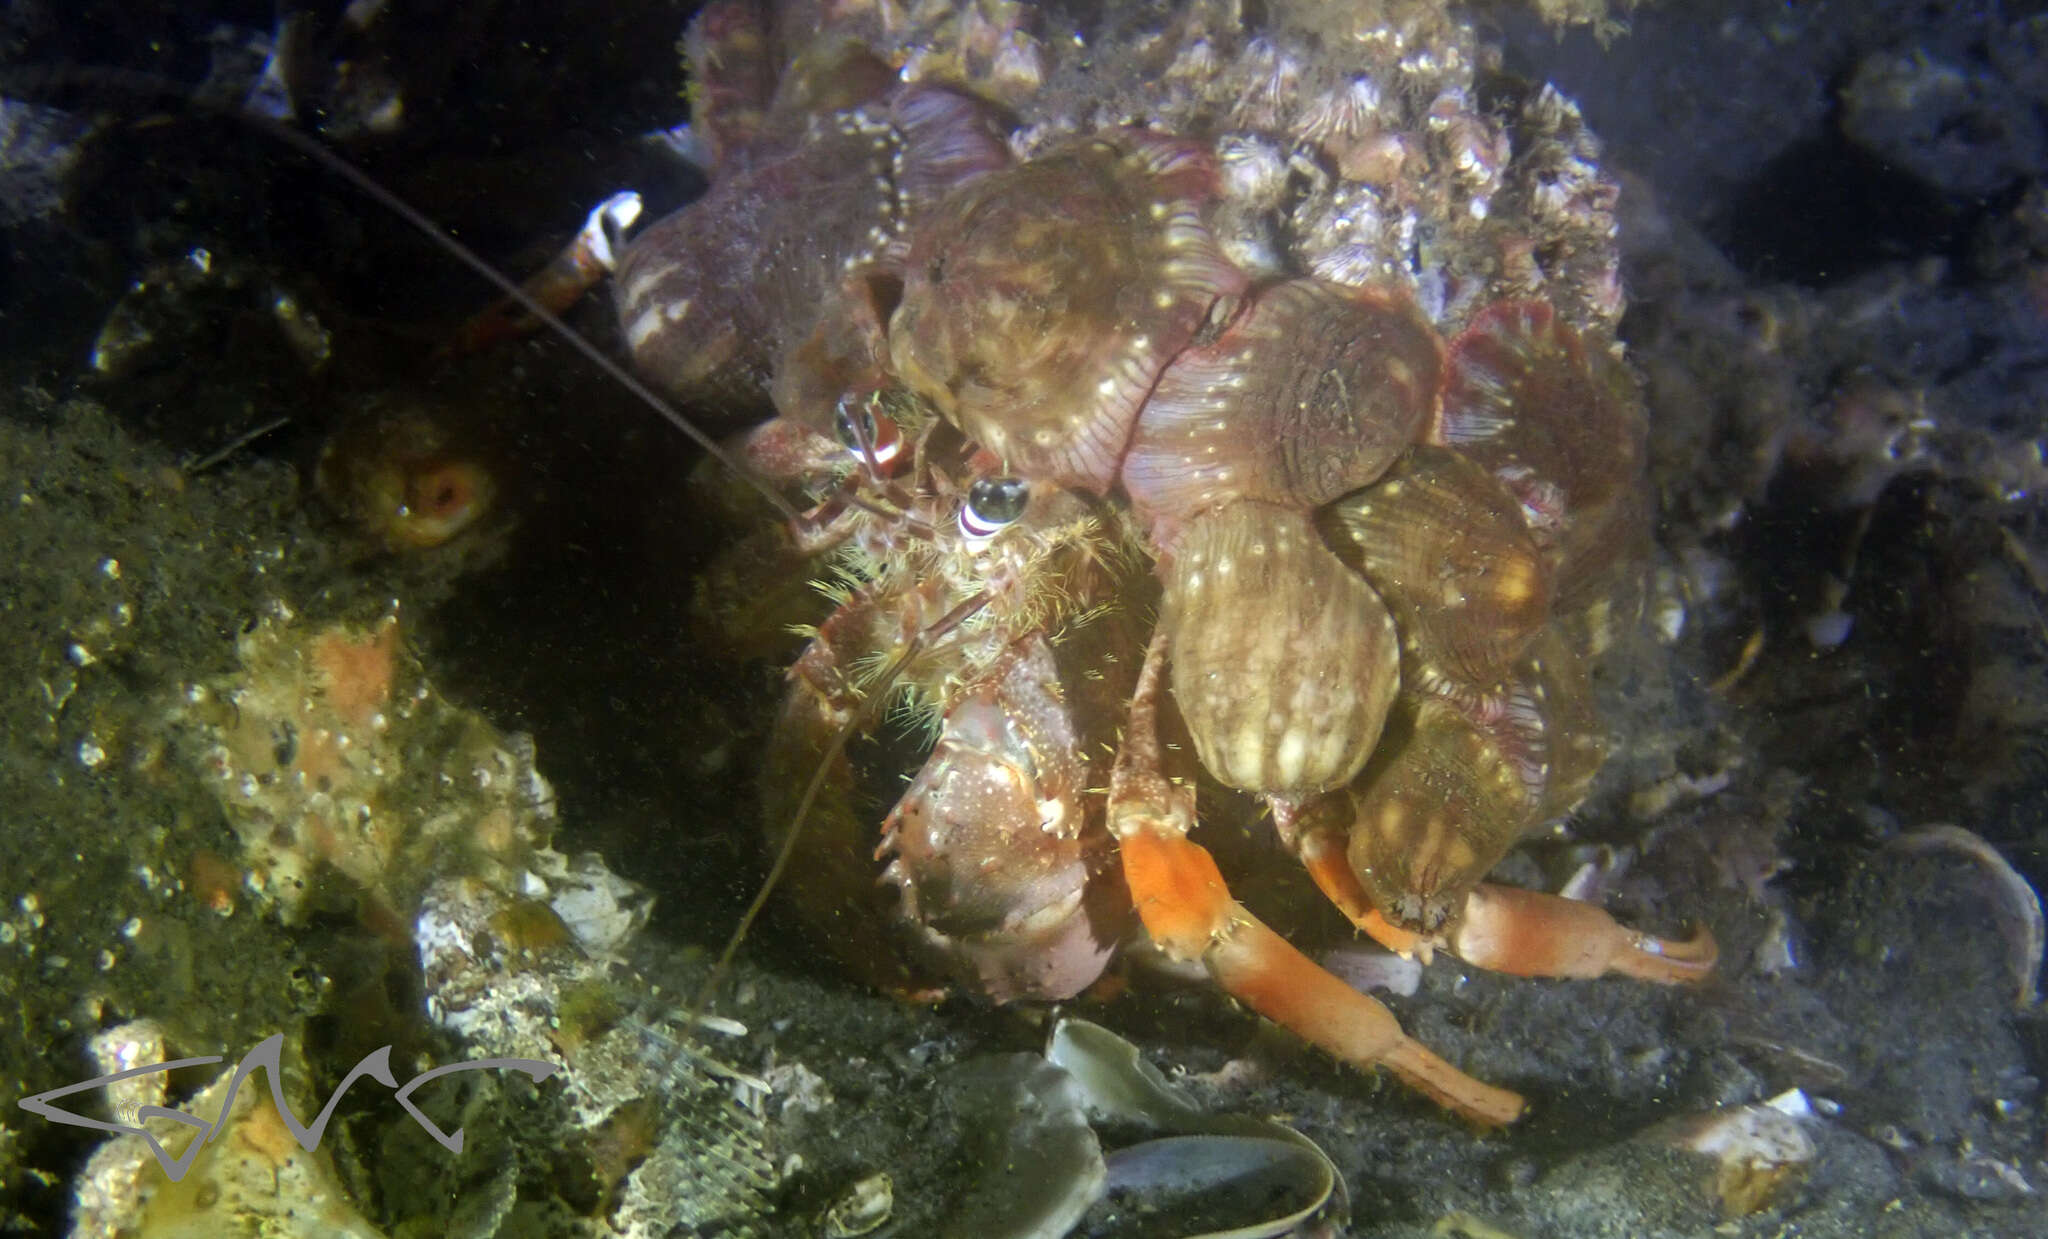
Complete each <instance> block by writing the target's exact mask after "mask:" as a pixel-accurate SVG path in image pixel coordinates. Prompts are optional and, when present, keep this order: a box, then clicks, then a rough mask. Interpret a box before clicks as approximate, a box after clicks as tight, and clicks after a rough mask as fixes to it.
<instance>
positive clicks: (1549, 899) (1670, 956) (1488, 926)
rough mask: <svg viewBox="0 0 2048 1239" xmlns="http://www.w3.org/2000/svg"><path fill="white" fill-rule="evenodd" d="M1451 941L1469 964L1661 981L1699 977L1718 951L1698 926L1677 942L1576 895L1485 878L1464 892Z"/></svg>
mask: <svg viewBox="0 0 2048 1239" xmlns="http://www.w3.org/2000/svg"><path fill="white" fill-rule="evenodd" d="M1449 945H1450V948H1451V950H1453V951H1455V952H1457V954H1458V958H1460V959H1462V960H1464V961H1466V962H1467V963H1470V964H1474V965H1476V966H1478V967H1481V968H1486V969H1489V970H1491V971H1493V972H1505V973H1508V974H1510V975H1513V976H1520V977H1597V976H1604V975H1606V974H1608V973H1610V972H1613V973H1620V974H1621V975H1623V976H1629V977H1635V978H1636V979H1637V980H1641V981H1660V982H1663V983H1665V984H1667V985H1669V984H1677V983H1680V982H1698V981H1703V980H1705V979H1706V977H1707V975H1708V974H1709V973H1711V972H1712V971H1713V970H1714V961H1715V960H1716V959H1718V958H1719V957H1720V948H1719V947H1718V946H1716V945H1715V943H1714V935H1713V933H1712V932H1711V931H1709V930H1708V929H1707V927H1706V926H1704V925H1701V926H1700V927H1698V928H1697V929H1695V930H1694V931H1693V935H1692V937H1691V938H1690V939H1688V940H1686V941H1684V942H1675V941H1671V940H1669V939H1665V938H1659V937H1656V936H1654V935H1651V934H1646V933H1642V932H1641V931H1639V930H1634V929H1630V928H1628V927H1627V926H1625V925H1622V924H1621V923H1620V922H1618V921H1616V920H1615V919H1614V918H1613V917H1611V916H1609V915H1607V913H1605V912H1603V911H1602V910H1600V909H1599V908H1597V907H1594V906H1593V905H1592V904H1589V903H1581V902H1580V901H1578V900H1576V899H1566V898H1563V897H1562V896H1558V895H1546V894H1544V893H1543V892H1541V891H1531V890H1522V889H1520V888H1518V887H1513V886H1491V885H1486V884H1482V885H1480V886H1478V887H1477V888H1475V889H1474V890H1473V891H1472V893H1471V894H1470V895H1468V896H1466V898H1465V911H1464V914H1463V915H1462V916H1460V917H1459V918H1458V922H1457V925H1456V927H1455V928H1454V929H1452V931H1451V933H1450V935H1449Z"/></svg>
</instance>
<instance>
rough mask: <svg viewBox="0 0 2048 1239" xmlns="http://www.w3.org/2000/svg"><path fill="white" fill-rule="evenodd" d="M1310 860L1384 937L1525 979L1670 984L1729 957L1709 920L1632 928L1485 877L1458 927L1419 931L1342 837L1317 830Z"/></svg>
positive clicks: (1305, 852)
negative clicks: (1380, 892)
mask: <svg viewBox="0 0 2048 1239" xmlns="http://www.w3.org/2000/svg"><path fill="white" fill-rule="evenodd" d="M1301 858H1302V863H1303V865H1304V867H1306V868H1307V870H1308V872H1309V876H1310V877H1311V878H1313V879H1315V883H1316V885H1317V886H1319V887H1321V888H1322V891H1323V894H1324V895H1326V896H1327V897H1328V898H1329V900H1330V902H1331V903H1333V904H1336V905H1337V910H1338V911H1340V912H1342V913H1344V915H1345V916H1347V917H1350V918H1351V922H1352V924H1354V925H1356V926H1358V927H1359V928H1360V929H1362V930H1364V931H1365V932H1366V933H1367V934H1368V935H1370V936H1371V937H1372V939H1373V940H1374V941H1375V942H1378V943H1379V944H1380V945H1382V946H1384V947H1386V948H1387V949H1388V950H1391V951H1397V952H1399V953H1401V954H1403V955H1420V956H1421V957H1422V958H1423V959H1424V960H1425V961H1427V959H1428V957H1429V953H1430V951H1431V949H1432V948H1434V947H1439V946H1440V947H1443V948H1445V949H1447V950H1449V951H1450V952H1451V953H1453V954H1455V955H1456V956H1457V957H1458V958H1459V959H1462V960H1464V961H1465V962H1466V963H1468V964H1471V965H1473V966H1474V967H1477V968H1484V969H1486V970H1487V971H1489V972H1501V973H1506V974H1508V975H1510V976H1518V977H1578V978H1585V977H1598V976H1605V975H1607V974H1608V973H1619V974H1621V975H1623V976H1629V977H1634V978H1636V979H1637V980H1640V981H1658V982H1661V983H1663V984H1666V985H1675V984H1684V983H1692V982H1698V981H1703V980H1705V979H1706V978H1707V976H1708V975H1709V974H1710V973H1712V972H1713V970H1714V963H1715V961H1716V960H1717V959H1718V958H1719V957H1720V948H1719V947H1718V946H1717V945H1716V944H1715V942H1714V935H1713V934H1712V932H1710V931H1709V930H1708V929H1707V927H1706V926H1704V925H1702V926H1700V927H1699V928H1698V929H1697V930H1695V931H1694V933H1693V936H1692V937H1691V938H1690V939H1687V940H1686V941H1684V942H1678V941H1673V940H1671V939H1668V938H1659V937H1656V936H1655V935H1652V934H1646V933H1642V932H1640V931H1638V930H1634V929H1630V928H1628V927H1627V926H1625V925H1623V924H1621V923H1620V922H1619V921H1616V920H1615V919H1614V918H1613V917H1612V916H1609V915H1608V914H1607V913H1606V912H1604V911H1602V910H1601V909H1600V908H1598V907H1595V906H1594V905H1592V904H1589V903H1582V902H1580V901H1579V900H1576V899H1566V898H1564V897H1562V896H1560V895H1546V894H1544V893H1543V892H1541V891H1531V890H1523V889H1521V888H1519V887H1513V886H1495V885H1492V884H1490V883H1481V884H1480V885H1479V886H1478V887H1476V888H1474V889H1473V891H1472V893H1471V894H1470V895H1467V896H1466V897H1465V906H1464V908H1463V910H1462V911H1461V912H1460V913H1459V914H1458V916H1457V917H1455V918H1454V919H1453V920H1452V922H1451V925H1450V928H1449V929H1448V930H1447V931H1446V932H1443V933H1440V934H1435V935H1426V934H1419V933H1416V932H1415V931H1413V930H1410V929H1404V928H1402V927H1401V926H1399V925H1396V924H1394V923H1392V922H1391V921H1389V920H1387V919H1386V917H1384V916H1382V915H1381V914H1380V911H1379V909H1377V908H1375V907H1373V905H1372V902H1371V900H1370V899H1369V898H1367V896H1366V893H1365V888H1364V887H1363V886H1362V885H1360V883H1359V881H1358V877H1357V875H1355V874H1353V873H1352V872H1351V867H1350V865H1349V863H1348V862H1347V861H1346V860H1345V855H1344V844H1343V840H1342V839H1341V837H1338V836H1336V835H1335V833H1334V832H1331V831H1327V830H1325V831H1312V832H1309V833H1308V834H1306V835H1304V836H1303V838H1302V841H1301Z"/></svg>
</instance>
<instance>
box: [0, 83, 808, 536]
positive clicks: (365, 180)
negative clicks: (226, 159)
mask: <svg viewBox="0 0 2048 1239" xmlns="http://www.w3.org/2000/svg"><path fill="white" fill-rule="evenodd" d="M72 84H77V85H83V86H101V85H104V86H108V87H111V88H112V89H114V90H117V91H123V92H127V93H130V94H136V95H154V96H167V97H170V98H174V99H177V100H178V101H179V102H180V103H182V104H183V105H184V106H185V107H187V108H191V109H193V110H195V111H199V112H204V113H208V114H215V115H224V116H229V117H232V118H233V119H235V120H238V121H240V122H241V123H243V124H245V125H248V126H250V127H251V128H253V129H256V130H258V131H260V132H262V133H266V134H268V135H269V136H271V137H272V138H275V139H276V140H277V141H279V142H281V143H283V144H284V145H286V146H289V147H291V148H292V149H293V150H295V151H297V152H299V153H300V154H302V155H304V156H306V157H307V158H309V159H311V160H312V161H313V162H315V163H317V164H319V165H320V166H321V167H322V168H324V169H326V170H327V171H328V172H331V173H333V174H334V175H335V176H337V177H340V178H341V179H342V180H344V181H347V182H348V183H349V184H350V185H352V186H354V187H355V188H356V189H357V190H358V191H359V192H361V193H362V194H364V195H365V196H367V197H368V198H369V199H370V200H371V201H373V202H375V203H376V204H377V205H379V206H381V207H383V208H384V209H385V210H387V211H390V212H391V213H392V214H393V215H396V216H397V217H398V218H400V219H402V220H404V221H405V222H406V223H408V224H410V225H412V227H413V228H414V229H415V230H417V231H418V232H419V233H420V234H421V235H422V236H425V237H426V238H427V239H428V240H429V241H432V242H433V243H434V244H435V245H438V246H440V247H441V249H442V250H444V251H445V252H447V253H448V254H451V255H453V256H454V257H455V258H456V260H457V261H459V262H461V263H462V264H463V265H464V266H466V267H468V268H469V269H470V270H472V271H474V272H476V273H477V274H478V275H480V276H482V277H483V278H484V279H485V280H486V281H488V282H489V283H490V285H491V286H492V287H493V288H496V289H497V290H498V291H499V292H501V293H503V294H504V295H505V296H506V297H508V298H510V299H511V300H512V301H514V302H515V303H517V304H518V306H519V308H520V309H522V310H525V311H526V312H527V313H528V314H531V315H533V317H534V318H535V319H536V320H538V321H539V322H541V323H542V324H543V325H545V326H546V327H547V329H548V330H549V331H552V332H553V333H555V335H557V336H559V337H561V338H562V339H563V340H564V341H566V342H568V344H569V346H570V347H571V348H573V349H575V350H576V351H577V352H579V353H581V354H583V356H584V357H585V359H587V360H588V361H589V362H590V363H591V364H592V365H594V366H596V367H597V368H598V369H599V370H602V371H604V373H605V375H606V376H607V377H609V378H611V379H612V380H613V381H614V382H616V383H618V384H619V386H621V387H623V388H625V389H626V390H627V391H629V392H631V393H633V395H634V396H636V397H638V398H639V400H640V402H641V403H642V404H645V405H646V406H647V407H648V408H650V409H652V410H654V411H655V412H656V413H657V414H659V415H660V416H661V417H662V419H663V420H664V421H666V422H668V423H669V425H671V426H674V427H675V428H676V429H677V430H680V431H682V432H683V433H684V434H685V435H687V436H689V438H690V440H691V441H692V442H694V443H695V444H697V446H699V447H701V448H703V449H704V451H705V453H706V454H708V455H709V456H711V457H712V458H713V459H715V460H717V461H718V462H719V463H720V464H723V465H725V466H726V467H727V468H728V469H731V470H732V471H733V472H735V473H737V474H739V475H740V476H741V477H743V478H745V479H746V480H747V483H748V485H750V486H752V487H753V488H754V489H755V490H757V491H759V492H760V493H761V495H762V496H763V497H764V498H766V499H767V500H768V502H769V503H770V504H771V505H772V506H773V507H774V508H775V510H776V511H778V512H780V513H781V514H782V515H783V516H784V517H786V518H787V519H789V520H792V521H793V520H796V519H797V515H798V514H797V510H796V508H795V507H794V506H792V505H791V504H790V502H789V501H788V500H787V499H784V498H783V497H782V495H781V494H780V493H778V492H777V491H776V490H775V488H774V487H772V486H770V485H768V483H767V482H765V481H763V480H762V479H761V477H760V476H759V475H758V474H756V473H754V472H753V471H752V470H750V469H747V468H746V467H744V466H743V465H741V464H740V463H739V461H737V460H735V459H734V458H733V456H732V454H731V453H730V452H728V451H726V450H725V449H724V448H723V447H721V446H720V445H719V444H718V442H717V440H715V439H713V438H712V437H711V436H710V435H707V434H705V433H704V432H703V431H702V430H699V429H698V428H697V427H696V425H695V424H694V423H692V422H691V421H690V419H688V418H686V417H684V416H683V415H682V414H681V413H678V412H676V410H675V408H674V407H673V406H671V405H670V404H669V403H668V401H666V400H664V399H662V398H661V397H660V396H659V395H657V394H656V393H655V392H654V390H653V389H652V388H650V387H648V386H647V385H646V384H645V383H642V382H641V381H640V380H639V379H637V378H635V377H634V376H633V373H632V372H631V371H630V370H627V369H626V368H625V367H624V366H622V365H620V364H619V363H618V362H616V361H614V360H612V358H611V357H610V356H608V355H607V354H606V353H605V351H604V350H603V349H601V348H599V347H597V346H596V345H595V344H592V343H591V342H590V341H589V340H587V339H585V338H584V337H583V336H582V335H580V334H578V333H577V332H576V330H575V329H574V328H572V327H570V326H569V324H567V323H565V322H563V321H562V320H561V318H560V317H559V316H558V315H556V314H555V312H554V311H552V310H550V309H548V308H547V307H546V306H544V305H542V304H541V303H540V302H539V301H537V300H535V299H534V297H533V296H532V295H531V294H530V293H528V292H527V291H526V290H525V289H523V288H521V287H520V286H519V285H518V283H517V282H516V281H514V280H513V279H512V278H511V277H509V276H507V275H505V274H504V273H503V272H501V271H499V270H498V269H497V268H496V267H494V266H492V265H491V264H490V263H488V262H486V261H485V260H484V259H483V257H482V256H481V255H479V254H477V252H476V251H474V250H472V249H470V248H469V247H468V246H467V245H464V244H463V243H462V242H461V241H459V240H457V239H456V238H454V237H453V236H450V235H449V234H448V233H447V232H446V231H444V230H443V229H442V228H441V226H440V225H438V224H436V223H435V222H434V221H433V220H431V219H428V218H427V217H426V216H425V215H423V214H421V213H420V212H419V211H418V210H417V209H415V208H414V207H413V206H412V205H411V204H410V203H408V202H406V201H405V199H403V198H400V197H399V196H398V195H397V194H394V193H392V192H391V191H390V190H388V189H386V188H384V187H383V186H382V185H379V184H378V183H377V182H376V181H375V180H373V179H371V177H370V176H369V174H368V173H366V172H363V171H362V170H361V169H359V168H357V167H356V166H355V165H354V164H352V163H350V162H349V161H348V160H346V159H343V158H342V157H341V156H340V155H337V154H335V153H334V152H333V151H331V150H328V149H327V147H326V146H325V145H324V144H322V143H321V142H320V141H319V139H317V138H314V137H312V136H311V135H309V134H306V133H302V132H300V131H299V130H297V129H294V128H292V127H291V126H290V125H286V124H281V123H279V122H278V121H274V120H272V119H270V118H269V117H267V116H259V115H256V114H255V113H252V112H245V111H240V110H237V109H234V108H220V107H214V106H212V105H209V104H206V103H203V102H200V101H198V100H195V99H193V98H192V97H191V95H190V93H189V92H187V91H186V90H185V89H184V88H182V87H181V86H179V85H178V84H177V83H176V82H173V81H171V80H170V79H168V78H163V77H158V76H157V75H155V74H153V73H142V72H138V71H136V70H132V69H110V68H82V67H65V68H43V69H32V70H26V71H23V70H8V71H6V72H4V73H0V93H13V92H15V91H17V90H20V89H22V88H23V87H24V86H27V87H29V88H31V91H32V93H33V88H34V87H35V86H37V85H41V86H44V87H50V88H54V87H61V86H66V85H72Z"/></svg>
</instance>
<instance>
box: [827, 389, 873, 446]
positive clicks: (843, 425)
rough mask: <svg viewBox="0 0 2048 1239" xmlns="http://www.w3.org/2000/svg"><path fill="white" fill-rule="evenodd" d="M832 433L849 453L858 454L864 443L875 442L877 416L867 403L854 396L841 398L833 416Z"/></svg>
mask: <svg viewBox="0 0 2048 1239" xmlns="http://www.w3.org/2000/svg"><path fill="white" fill-rule="evenodd" d="M832 433H833V434H834V435H835V436H837V437H838V439H839V441H840V442H841V443H843V444H845V445H846V448H847V450H848V451H852V452H858V451H860V450H861V445H862V444H863V443H866V444H873V443H874V441H875V415H874V413H873V412H872V411H871V410H870V409H869V408H868V406H867V402H866V401H858V402H856V400H855V399H854V397H852V396H841V397H840V398H839V408H838V410H837V411H836V412H834V413H833V414H832Z"/></svg>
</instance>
